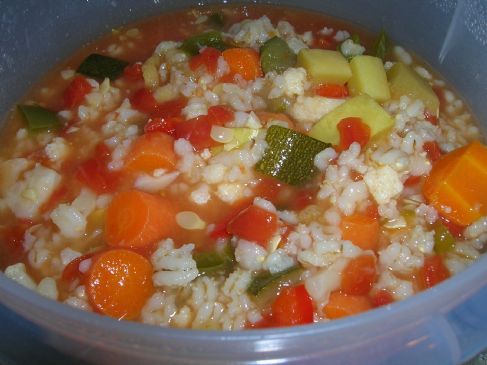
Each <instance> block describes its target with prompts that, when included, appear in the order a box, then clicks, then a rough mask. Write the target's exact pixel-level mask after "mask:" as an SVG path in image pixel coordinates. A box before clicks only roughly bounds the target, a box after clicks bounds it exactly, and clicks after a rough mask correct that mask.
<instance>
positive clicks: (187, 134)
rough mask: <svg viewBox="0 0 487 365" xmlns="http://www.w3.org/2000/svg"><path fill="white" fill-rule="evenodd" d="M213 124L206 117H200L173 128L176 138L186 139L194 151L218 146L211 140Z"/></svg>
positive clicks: (217, 143)
mask: <svg viewBox="0 0 487 365" xmlns="http://www.w3.org/2000/svg"><path fill="white" fill-rule="evenodd" d="M212 127H213V124H212V123H211V122H210V121H209V119H208V116H206V115H201V116H199V117H196V118H192V119H190V120H187V121H184V122H181V123H178V124H176V126H175V136H176V138H184V139H187V140H188V141H189V142H190V143H191V145H192V146H193V147H194V149H195V150H196V151H201V150H203V149H205V148H210V147H214V146H218V145H220V143H219V142H217V141H215V140H214V139H212V138H211V128H212Z"/></svg>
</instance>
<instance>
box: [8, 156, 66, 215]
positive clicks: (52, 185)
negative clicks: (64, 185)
mask: <svg viewBox="0 0 487 365" xmlns="http://www.w3.org/2000/svg"><path fill="white" fill-rule="evenodd" d="M60 182H61V175H59V174H58V173H57V172H56V171H54V170H51V169H49V168H47V167H44V166H42V165H40V164H37V165H36V166H35V168H33V169H32V170H29V171H27V172H26V173H25V175H24V179H23V180H22V181H19V182H18V183H16V184H14V185H13V186H12V187H11V188H10V189H8V191H7V194H6V197H5V201H6V203H7V206H8V207H9V208H10V209H11V210H12V212H13V213H14V214H15V215H16V216H17V217H18V218H25V219H30V218H34V216H36V215H37V213H38V210H39V208H40V206H41V205H42V204H44V203H45V202H47V200H49V198H50V197H51V194H52V193H53V192H54V190H56V188H57V187H58V185H59V183H60Z"/></svg>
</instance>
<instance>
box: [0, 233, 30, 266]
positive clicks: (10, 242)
mask: <svg viewBox="0 0 487 365" xmlns="http://www.w3.org/2000/svg"><path fill="white" fill-rule="evenodd" d="M25 229H26V227H24V226H10V227H6V228H3V229H2V230H1V231H0V265H2V266H4V265H10V264H13V263H17V262H19V261H21V260H22V257H23V256H24V247H23V242H24V232H25Z"/></svg>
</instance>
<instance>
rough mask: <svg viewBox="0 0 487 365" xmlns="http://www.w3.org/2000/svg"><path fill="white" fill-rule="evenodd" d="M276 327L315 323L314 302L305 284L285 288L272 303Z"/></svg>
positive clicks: (273, 319)
mask: <svg viewBox="0 0 487 365" xmlns="http://www.w3.org/2000/svg"><path fill="white" fill-rule="evenodd" d="M272 322H273V324H274V325H276V326H296V325H300V324H306V323H312V322H313V302H312V300H311V298H310V296H309V294H308V292H307V291H306V288H305V287H304V285H303V284H301V285H298V286H294V287H285V288H283V289H282V290H281V291H280V293H279V295H278V296H277V298H276V299H275V301H274V302H273V303H272Z"/></svg>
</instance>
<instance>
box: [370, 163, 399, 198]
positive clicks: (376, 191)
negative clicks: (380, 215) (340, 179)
mask: <svg viewBox="0 0 487 365" xmlns="http://www.w3.org/2000/svg"><path fill="white" fill-rule="evenodd" d="M364 181H365V184H367V187H368V188H369V191H370V193H371V194H372V195H373V196H374V198H375V200H376V202H377V203H378V204H387V203H389V202H390V200H391V199H392V198H393V197H395V196H396V195H398V194H399V193H400V192H401V191H402V189H403V185H402V182H401V180H400V179H399V175H398V174H397V172H396V171H394V170H393V169H392V168H391V167H390V166H382V167H379V168H378V169H370V170H369V171H368V172H367V173H366V174H365V176H364Z"/></svg>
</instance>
